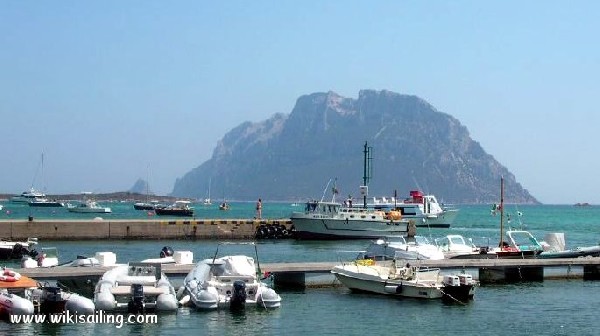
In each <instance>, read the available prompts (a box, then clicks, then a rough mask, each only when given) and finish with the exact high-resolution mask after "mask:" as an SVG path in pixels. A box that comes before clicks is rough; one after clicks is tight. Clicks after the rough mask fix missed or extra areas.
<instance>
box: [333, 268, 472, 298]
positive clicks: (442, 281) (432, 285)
mask: <svg viewBox="0 0 600 336" xmlns="http://www.w3.org/2000/svg"><path fill="white" fill-rule="evenodd" d="M410 262H414V260H412V261H411V260H408V261H405V260H401V259H396V260H393V261H392V262H391V263H385V262H376V261H373V260H371V259H366V260H359V261H354V262H351V263H345V264H341V265H337V266H335V267H334V268H333V269H332V270H331V273H333V274H334V275H335V277H336V279H337V280H338V281H340V282H341V283H342V284H343V285H344V286H346V287H348V288H349V289H351V290H353V291H361V292H370V293H376V294H384V295H392V296H401V297H408V298H418V299H441V298H444V299H451V300H457V301H460V302H465V301H467V300H469V299H472V298H473V296H474V293H475V288H476V287H477V286H478V285H479V282H478V281H476V280H473V277H472V275H470V274H466V273H461V274H446V275H442V274H441V273H440V269H439V268H432V267H419V266H415V265H412V264H410Z"/></svg>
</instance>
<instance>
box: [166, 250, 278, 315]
mask: <svg viewBox="0 0 600 336" xmlns="http://www.w3.org/2000/svg"><path fill="white" fill-rule="evenodd" d="M239 244H248V245H253V246H254V250H255V254H256V260H255V259H254V258H251V257H248V256H244V255H232V256H223V257H219V258H217V253H218V250H219V246H217V251H216V252H215V255H214V257H213V258H211V259H204V260H202V261H200V262H198V263H197V264H196V265H195V266H194V268H193V269H192V270H191V271H190V273H188V275H187V276H186V277H185V279H184V285H183V286H182V287H181V288H180V289H179V291H178V295H177V297H178V299H179V300H180V302H182V303H190V302H191V304H192V305H193V306H194V307H196V308H198V309H201V310H214V309H232V310H240V309H244V308H246V307H251V308H266V309H269V308H278V307H279V306H280V305H281V296H279V294H277V293H276V292H275V290H273V289H272V288H271V287H269V286H268V285H267V283H265V282H263V281H262V279H261V278H260V276H261V275H262V274H261V271H260V264H259V263H258V252H257V250H256V244H254V243H239ZM239 244H238V245H239ZM219 245H223V244H219ZM255 261H256V264H255Z"/></svg>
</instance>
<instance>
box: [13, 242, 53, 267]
mask: <svg viewBox="0 0 600 336" xmlns="http://www.w3.org/2000/svg"><path fill="white" fill-rule="evenodd" d="M57 265H58V250H57V249H56V247H42V248H41V249H40V251H39V252H38V251H35V252H31V253H29V255H24V256H23V258H21V268H38V267H54V266H57Z"/></svg>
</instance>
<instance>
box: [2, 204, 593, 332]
mask: <svg viewBox="0 0 600 336" xmlns="http://www.w3.org/2000/svg"><path fill="white" fill-rule="evenodd" d="M1 204H3V205H4V210H2V212H1V214H0V220H1V219H11V218H13V219H14V218H21V219H22V218H27V216H33V217H34V218H40V219H41V218H56V219H60V218H73V217H80V218H85V216H87V217H89V218H93V217H95V215H80V214H70V213H68V212H67V211H66V209H60V208H59V209H33V208H31V209H30V208H29V207H28V206H27V205H25V206H23V205H15V204H11V203H10V202H4V203H1ZM104 205H105V206H110V207H111V208H112V210H113V213H112V214H108V215H104V214H103V215H102V217H104V218H106V219H108V218H147V217H148V214H147V213H146V212H144V211H135V210H133V206H132V204H131V203H105V204H104ZM253 206H254V204H253V203H232V209H231V210H230V211H220V210H218V204H214V205H213V206H212V207H210V208H205V207H204V206H202V205H196V212H197V217H198V218H251V217H253V216H254V211H253ZM459 208H460V213H459V216H458V218H457V219H456V222H455V223H454V224H453V225H452V227H451V228H450V229H427V228H419V230H418V234H420V235H424V236H426V237H428V238H436V237H441V236H442V235H445V234H448V233H458V234H462V235H464V236H466V237H472V238H478V237H489V238H491V241H493V242H497V241H498V240H499V238H498V235H499V233H500V232H499V217H498V216H493V215H492V214H491V213H490V207H489V206H483V205H478V206H459ZM294 209H301V208H298V207H293V206H291V204H287V203H285V204H284V203H266V204H264V205H263V217H267V218H287V217H289V214H290V212H291V211H293V210H294ZM506 210H507V212H509V213H511V221H510V226H512V227H513V228H515V229H517V228H524V229H526V230H529V231H530V232H532V234H534V235H535V236H536V237H538V238H539V239H542V238H543V236H544V234H546V233H550V232H564V233H565V237H566V241H567V246H568V247H576V246H586V245H596V244H598V243H599V241H600V234H599V229H598V228H600V207H595V206H590V207H574V206H571V205H543V206H532V205H529V206H519V207H516V206H511V205H507V206H506ZM7 211H8V213H7ZM518 213H521V214H522V215H521V216H519V215H518ZM367 243H368V242H367V241H294V240H273V241H260V242H259V244H258V250H259V256H260V261H261V262H263V263H269V262H286V261H289V262H294V261H337V260H341V259H348V257H349V256H348V254H347V253H344V252H343V251H358V250H361V249H364V247H365V246H366V244H367ZM40 245H41V247H44V246H52V247H57V248H58V250H59V254H60V259H61V261H68V260H71V259H73V258H75V256H76V255H93V254H94V253H95V252H97V251H113V252H115V253H116V254H117V261H118V262H127V261H135V260H140V259H144V258H153V257H158V254H159V252H160V249H161V248H162V246H165V245H168V246H171V247H173V249H175V250H189V251H192V252H193V253H194V259H195V260H199V259H202V258H206V257H209V256H212V254H213V253H214V251H215V248H216V246H217V242H215V241H205V240H202V241H189V240H179V241H177V240H161V241H95V242H89V241H85V242H83V241H52V242H45V241H42V242H40ZM226 251H227V252H228V253H227V254H234V253H244V254H250V255H251V254H252V251H250V250H248V248H247V247H243V246H231V247H228V250H226ZM7 265H8V266H14V265H12V264H10V263H8V264H7ZM281 295H282V298H283V303H282V307H281V308H280V309H277V310H272V311H257V310H252V309H250V310H247V311H246V312H244V313H242V314H233V313H230V312H228V311H218V312H217V311H215V312H198V311H194V310H190V309H185V308H182V309H180V310H179V311H178V312H177V313H176V314H163V315H159V320H158V323H157V324H133V325H125V326H123V327H122V328H117V326H115V325H111V324H62V325H61V324H59V325H56V324H55V325H52V324H21V325H10V324H7V323H5V322H0V335H4V334H6V335H13V334H18V335H21V334H22V335H73V336H75V335H77V336H82V335H109V334H110V335H181V334H184V333H191V334H194V335H282V334H286V335H289V336H291V335H307V334H311V335H372V334H374V335H376V334H388V335H391V334H393V335H406V334H412V335H457V334H463V335H502V334H511V335H597V334H598V329H599V328H600V321H598V318H597V313H598V311H600V282H595V281H583V280H569V281H567V280H565V281H562V280H553V281H544V282H538V283H520V284H510V285H493V286H491V285H486V286H483V287H480V288H479V289H478V292H477V293H476V297H475V300H473V301H472V302H470V303H469V304H467V305H459V304H444V303H442V302H439V301H433V302H429V301H427V302H424V301H419V300H408V299H396V298H390V297H384V296H378V295H369V294H356V293H350V292H349V291H348V290H347V289H345V288H343V287H338V288H334V287H332V288H321V289H316V288H308V289H306V290H302V291H282V292H281Z"/></svg>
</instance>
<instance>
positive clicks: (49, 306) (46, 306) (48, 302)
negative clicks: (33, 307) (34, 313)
mask: <svg viewBox="0 0 600 336" xmlns="http://www.w3.org/2000/svg"><path fill="white" fill-rule="evenodd" d="M41 301H42V302H40V312H41V313H42V314H58V313H62V312H63V311H64V310H65V300H64V299H63V297H62V290H61V289H60V288H59V287H50V286H48V287H44V288H43V294H42V298H41Z"/></svg>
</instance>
